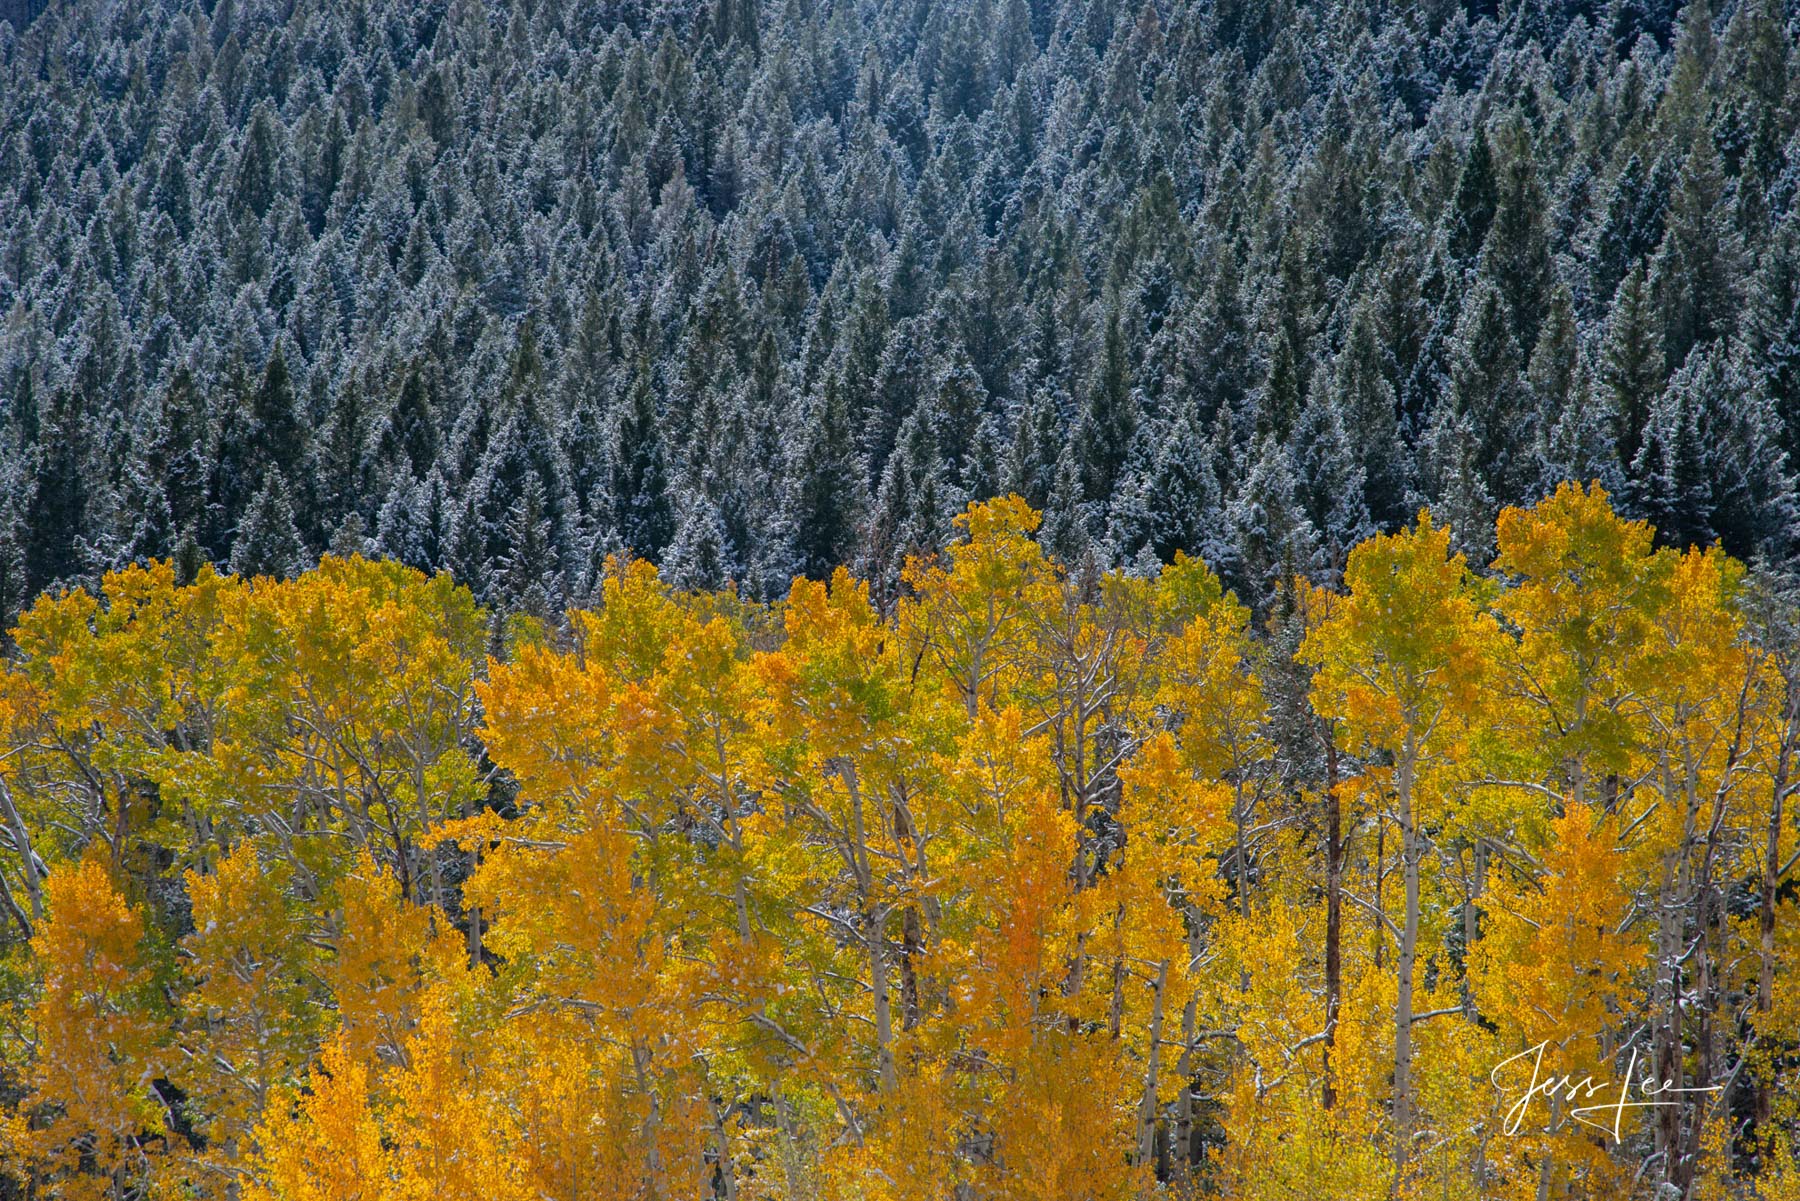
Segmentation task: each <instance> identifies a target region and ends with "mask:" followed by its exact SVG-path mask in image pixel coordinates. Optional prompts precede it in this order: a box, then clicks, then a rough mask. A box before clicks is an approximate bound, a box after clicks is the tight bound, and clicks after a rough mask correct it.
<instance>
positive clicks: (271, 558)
mask: <svg viewBox="0 0 1800 1201" xmlns="http://www.w3.org/2000/svg"><path fill="white" fill-rule="evenodd" d="M311 565H312V564H311V562H310V561H309V556H308V555H307V553H306V547H305V545H304V544H303V543H302V542H301V540H300V531H299V530H298V529H296V528H295V525H294V509H293V506H292V505H291V504H290V503H289V502H288V483H287V479H286V478H285V477H284V476H283V475H282V474H281V469H280V468H279V467H274V468H270V470H269V474H268V475H267V476H266V477H264V479H263V485H262V488H261V490H260V491H258V492H257V494H256V497H255V499H253V500H252V501H251V502H250V508H249V509H248V511H246V512H245V514H244V520H243V522H242V524H240V525H239V526H238V529H237V534H236V536H235V537H234V538H233V540H232V544H231V570H232V571H233V572H234V573H236V574H237V575H241V576H246V577H248V576H274V577H275V578H277V579H287V578H289V577H290V576H293V575H296V574H298V573H300V572H302V571H305V570H306V569H307V568H308V567H310V566H311Z"/></svg>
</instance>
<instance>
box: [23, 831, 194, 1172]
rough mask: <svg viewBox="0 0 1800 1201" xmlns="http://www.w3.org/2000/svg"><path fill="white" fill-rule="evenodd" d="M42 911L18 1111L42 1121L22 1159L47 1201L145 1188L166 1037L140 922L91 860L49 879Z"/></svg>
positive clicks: (162, 1103)
mask: <svg viewBox="0 0 1800 1201" xmlns="http://www.w3.org/2000/svg"><path fill="white" fill-rule="evenodd" d="M45 901H46V904H47V907H48V910H49V913H48V920H46V921H45V922H44V923H43V925H42V927H41V928H40V929H39V931H38V933H37V934H36V936H35V937H34V938H33V939H32V948H31V949H32V954H33V956H34V957H35V959H36V961H37V963H38V965H39V970H40V971H41V972H42V974H43V984H42V987H41V989H40V991H39V993H38V996H37V1000H36V1002H35V1003H34V1004H33V1006H32V1008H31V1011H30V1014H29V1017H28V1020H29V1022H30V1030H31V1044H30V1045H31V1051H32V1059H31V1062H30V1066H29V1082H30V1089H31V1091H30V1094H29V1095H28V1096H27V1097H26V1099H25V1105H24V1107H23V1108H24V1110H26V1111H30V1110H36V1111H38V1112H40V1113H44V1114H47V1115H49V1116H48V1120H47V1121H43V1122H33V1123H31V1124H29V1125H28V1126H26V1128H25V1140H26V1149H25V1154H24V1158H25V1159H26V1161H27V1164H28V1166H29V1168H30V1169H31V1171H32V1173H33V1175H34V1176H35V1177H36V1178H38V1179H39V1180H41V1181H43V1182H45V1184H46V1185H47V1186H48V1187H49V1188H52V1189H53V1190H54V1192H55V1194H56V1195H57V1196H61V1197H69V1198H73V1199H75V1201H82V1199H85V1198H94V1199H96V1201H98V1199H99V1198H103V1197H113V1196H117V1195H119V1194H120V1193H121V1192H122V1191H123V1190H125V1189H127V1188H131V1187H142V1186H145V1185H146V1184H148V1183H149V1182H150V1181H151V1179H152V1173H153V1172H154V1170H155V1169H156V1166H157V1161H158V1160H160V1159H161V1158H162V1157H163V1154H164V1151H165V1149H166V1147H167V1132H168V1127H169V1119H170V1115H169V1113H168V1109H167V1102H166V1100H165V1099H164V1098H163V1097H162V1096H161V1095H160V1094H159V1093H158V1092H157V1091H156V1087H155V1084H154V1083H153V1082H154V1081H155V1080H156V1078H157V1077H158V1076H159V1075H160V1074H161V1065H162V1063H163V1061H164V1052H165V1050H166V1048H165V1047H164V1041H165V1037H166V1036H165V1032H164V1028H163V1026H162V1024H161V1023H160V1022H159V1021H158V1015H157V1014H156V996H155V988H154V973H153V968H152V965H151V964H150V963H149V962H148V960H147V957H146V953H145V952H146V943H145V929H144V918H143V914H142V913H141V911H139V910H138V909H137V908H135V907H133V906H132V905H130V904H128V903H127V902H126V900H125V898H124V897H122V896H121V895H120V894H119V892H118V890H117V889H116V888H115V887H114V885H113V881H112V879H111V877H110V875H109V874H108V872H107V869H106V866H105V864H104V863H103V862H102V861H101V859H100V857H99V856H97V855H93V854H90V855H88V856H85V857H84V858H82V859H81V860H80V861H79V862H78V863H74V864H69V865H67V866H65V867H63V868H62V869H61V870H59V871H56V872H54V873H52V874H51V875H50V877H49V878H48V879H47V880H46V882H45ZM15 1154H16V1152H15Z"/></svg>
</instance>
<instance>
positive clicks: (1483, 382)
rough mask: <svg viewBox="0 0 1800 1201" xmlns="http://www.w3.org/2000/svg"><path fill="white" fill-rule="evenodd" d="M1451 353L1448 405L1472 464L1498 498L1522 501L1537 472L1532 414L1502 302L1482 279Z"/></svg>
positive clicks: (1466, 308) (1468, 303) (1466, 306)
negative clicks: (1467, 440) (1468, 444)
mask: <svg viewBox="0 0 1800 1201" xmlns="http://www.w3.org/2000/svg"><path fill="white" fill-rule="evenodd" d="M1454 355H1455V357H1454V359H1453V360H1452V364H1451V378H1450V398H1449V407H1450V410H1451V412H1453V413H1454V414H1455V415H1456V416H1457V417H1459V418H1461V419H1462V424H1463V425H1464V426H1466V429H1467V431H1468V434H1469V435H1470V436H1471V437H1473V438H1474V440H1475V441H1474V455H1475V465H1476V467H1477V468H1478V469H1479V471H1480V474H1481V477H1482V479H1483V481H1484V482H1485V483H1486V485H1487V486H1488V487H1489V488H1490V489H1491V490H1492V492H1493V494H1494V496H1495V497H1496V498H1497V499H1498V500H1500V501H1501V502H1502V503H1505V504H1516V503H1519V502H1521V501H1523V500H1526V499H1527V498H1528V495H1529V493H1530V491H1531V489H1532V488H1533V487H1534V486H1535V485H1536V484H1537V481H1538V478H1539V475H1540V471H1539V467H1538V464H1537V463H1536V462H1534V461H1533V456H1532V450H1533V449H1534V437H1535V434H1536V430H1535V418H1536V413H1535V412H1534V410H1533V408H1532V406H1531V404H1530V402H1529V396H1528V395H1527V393H1526V390H1525V387H1524V383H1525V381H1524V379H1523V378H1522V375H1523V372H1522V370H1521V368H1522V367H1523V365H1524V364H1523V363H1522V362H1521V356H1520V354H1519V343H1518V340H1517V339H1516V338H1514V337H1513V333H1512V323H1511V322H1510V320H1508V317H1507V313H1506V307H1505V301H1504V300H1503V298H1502V297H1501V295H1500V293H1499V291H1498V290H1497V289H1495V288H1493V287H1492V286H1490V285H1488V284H1486V283H1477V284H1476V286H1475V290H1474V291H1473V292H1471V293H1470V294H1469V296H1468V298H1467V299H1466V300H1465V301H1464V302H1463V315H1462V319H1461V320H1460V321H1458V322H1457V326H1456V339H1455V350H1454Z"/></svg>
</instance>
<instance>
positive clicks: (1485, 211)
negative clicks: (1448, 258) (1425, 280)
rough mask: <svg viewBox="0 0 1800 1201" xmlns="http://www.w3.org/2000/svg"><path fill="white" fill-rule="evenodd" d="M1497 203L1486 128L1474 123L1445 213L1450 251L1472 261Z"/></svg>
mask: <svg viewBox="0 0 1800 1201" xmlns="http://www.w3.org/2000/svg"><path fill="white" fill-rule="evenodd" d="M1499 204H1500V185H1499V180H1498V177H1497V173H1496V171H1495V169H1494V152H1493V148H1492V147H1491V146H1489V145H1488V137H1487V129H1486V127H1485V126H1483V125H1481V124H1479V123H1477V124H1476V126H1475V129H1474V131H1473V132H1472V133H1471V134H1470V135H1469V149H1468V156H1467V157H1466V158H1465V159H1464V160H1463V167H1462V174H1461V175H1460V176H1458V177H1457V181H1456V195H1455V197H1454V198H1453V199H1452V200H1451V202H1450V209H1449V212H1448V214H1447V216H1446V225H1445V236H1446V239H1447V245H1448V246H1449V249H1450V253H1451V254H1452V255H1453V256H1454V257H1455V258H1457V259H1458V260H1459V261H1462V262H1465V263H1466V262H1472V261H1473V260H1474V258H1475V256H1476V255H1477V254H1478V253H1479V252H1480V250H1481V247H1482V244H1483V243H1484V242H1486V241H1487V236H1488V228H1489V227H1490V226H1491V225H1493V223H1494V213H1495V210H1496V209H1497V208H1498V207H1499Z"/></svg>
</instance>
